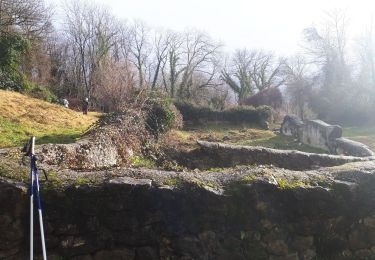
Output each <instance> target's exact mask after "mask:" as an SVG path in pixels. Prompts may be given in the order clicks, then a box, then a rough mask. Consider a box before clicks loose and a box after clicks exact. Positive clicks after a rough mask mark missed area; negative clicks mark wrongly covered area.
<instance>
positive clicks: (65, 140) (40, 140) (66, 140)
mask: <svg viewBox="0 0 375 260" xmlns="http://www.w3.org/2000/svg"><path fill="white" fill-rule="evenodd" d="M80 137H81V135H80V134H51V135H45V136H40V137H37V138H36V143H37V144H48V143H53V144H70V143H74V142H76V141H77V140H78V139H79V138H80Z"/></svg>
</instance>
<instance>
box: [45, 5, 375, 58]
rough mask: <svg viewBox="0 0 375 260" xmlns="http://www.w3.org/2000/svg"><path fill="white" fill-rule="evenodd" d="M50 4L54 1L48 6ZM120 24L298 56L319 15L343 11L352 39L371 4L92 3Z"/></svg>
mask: <svg viewBox="0 0 375 260" xmlns="http://www.w3.org/2000/svg"><path fill="white" fill-rule="evenodd" d="M48 2H51V3H53V4H55V3H56V2H57V1H53V0H49V1H48ZM96 2H99V3H102V4H105V5H107V6H109V7H110V8H111V9H112V11H113V13H114V14H115V15H116V16H117V17H119V18H124V19H129V20H131V19H141V20H143V21H145V22H146V23H147V24H148V25H150V26H153V27H164V28H169V29H174V30H178V31H181V30H184V29H185V28H197V29H200V30H203V31H206V32H207V33H209V34H210V35H211V36H212V37H213V38H214V39H216V40H219V41H221V42H222V43H224V44H225V45H226V48H227V49H229V50H231V49H235V48H242V47H247V48H260V49H265V50H272V51H274V52H275V53H278V54H282V55H289V54H293V53H295V52H296V51H297V50H298V44H299V43H300V40H301V32H302V30H303V29H304V28H306V27H308V26H311V25H312V24H319V22H320V21H322V20H323V19H322V18H323V17H324V12H325V11H329V10H332V9H343V10H345V12H346V14H347V17H348V18H349V25H350V27H349V29H350V33H351V34H352V35H358V36H359V35H360V33H361V31H363V29H364V27H365V26H368V25H369V24H370V23H371V19H372V16H373V15H374V13H375V0H373V1H371V0H309V1H307V0H299V1H298V0H282V1H281V0H256V1H254V0H226V1H224V0H188V1H186V0H97V1H96Z"/></svg>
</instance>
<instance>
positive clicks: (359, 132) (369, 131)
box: [343, 126, 375, 151]
mask: <svg viewBox="0 0 375 260" xmlns="http://www.w3.org/2000/svg"><path fill="white" fill-rule="evenodd" d="M343 136H344V137H347V138H349V139H352V140H354V141H357V142H361V143H364V144H365V145H367V146H368V147H370V149H371V150H373V151H375V126H370V127H369V126H366V127H364V126H358V127H344V128H343Z"/></svg>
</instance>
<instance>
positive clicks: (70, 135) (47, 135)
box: [0, 90, 100, 148]
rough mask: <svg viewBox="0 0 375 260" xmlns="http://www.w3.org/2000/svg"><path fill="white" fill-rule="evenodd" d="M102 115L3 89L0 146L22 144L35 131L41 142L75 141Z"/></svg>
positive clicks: (0, 102)
mask: <svg viewBox="0 0 375 260" xmlns="http://www.w3.org/2000/svg"><path fill="white" fill-rule="evenodd" d="M99 116H100V113H96V112H91V113H89V115H83V114H82V113H80V112H76V111H73V110H71V109H66V108H64V107H63V106H60V105H56V104H51V103H48V102H45V101H42V100H39V99H35V98H30V97H27V96H24V95H22V94H20V93H17V92H11V91H4V90H0V148H3V147H11V146H20V145H22V144H23V143H24V142H25V141H26V140H28V139H29V138H30V136H32V135H34V136H36V137H37V139H36V141H37V143H38V144H41V143H70V142H74V141H76V140H77V139H78V138H79V137H80V135H81V134H82V133H83V132H84V131H85V130H86V129H87V128H88V127H89V126H90V125H92V124H93V123H94V122H95V121H96V120H97V119H98V117H99Z"/></svg>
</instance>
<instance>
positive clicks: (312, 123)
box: [280, 115, 374, 157]
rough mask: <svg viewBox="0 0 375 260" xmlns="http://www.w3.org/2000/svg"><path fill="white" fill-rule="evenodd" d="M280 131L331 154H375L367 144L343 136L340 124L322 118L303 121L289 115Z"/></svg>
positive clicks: (362, 155)
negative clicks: (333, 123)
mask: <svg viewBox="0 0 375 260" xmlns="http://www.w3.org/2000/svg"><path fill="white" fill-rule="evenodd" d="M280 132H281V133H282V134H283V135H286V136H293V137H295V138H298V139H299V141H300V142H302V143H304V144H307V145H309V146H312V147H316V148H320V149H322V150H325V151H327V152H329V153H331V154H340V155H348V156H357V157H367V156H374V153H373V152H372V151H371V150H370V149H369V148H368V147H367V146H366V145H364V144H362V143H359V142H355V141H352V140H349V139H346V138H342V128H341V127H340V126H338V125H329V124H327V123H325V122H323V121H321V120H308V121H306V122H302V121H301V120H300V119H298V118H297V117H296V116H290V115H287V116H285V118H284V121H283V123H282V125H281V128H280Z"/></svg>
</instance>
